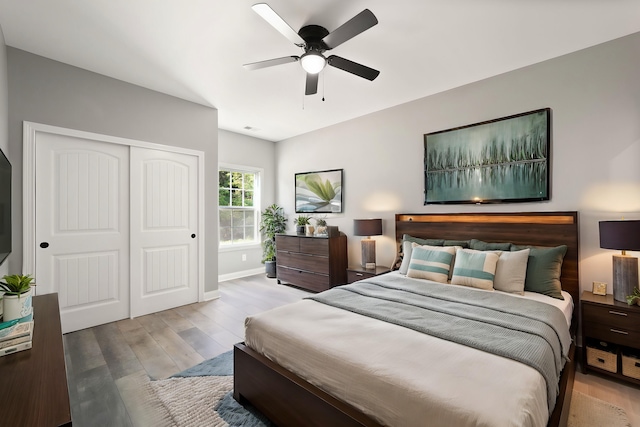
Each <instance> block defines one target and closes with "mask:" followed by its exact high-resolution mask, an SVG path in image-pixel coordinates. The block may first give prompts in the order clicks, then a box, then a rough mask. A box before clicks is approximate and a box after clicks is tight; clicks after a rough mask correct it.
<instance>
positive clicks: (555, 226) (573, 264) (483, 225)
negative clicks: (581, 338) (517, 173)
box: [396, 212, 580, 324]
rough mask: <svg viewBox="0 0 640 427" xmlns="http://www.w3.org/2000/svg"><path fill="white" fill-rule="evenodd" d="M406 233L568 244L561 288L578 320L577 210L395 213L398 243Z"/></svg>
mask: <svg viewBox="0 0 640 427" xmlns="http://www.w3.org/2000/svg"><path fill="white" fill-rule="evenodd" d="M403 234H409V235H411V236H414V237H420V238H424V239H450V240H469V239H478V240H484V241H485V242H511V243H515V244H517V245H533V246H559V245H567V247H568V249H567V254H566V255H565V257H564V262H563V263H562V275H561V276H560V281H561V282H562V289H563V290H565V291H567V292H569V293H570V294H571V296H572V297H573V302H574V310H573V319H574V324H575V323H576V321H577V308H578V306H579V301H580V281H579V280H578V213H577V212H519V213H493V212H492V213H453V214H396V241H397V242H398V243H399V244H400V242H402V235H403Z"/></svg>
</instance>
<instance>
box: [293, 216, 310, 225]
mask: <svg viewBox="0 0 640 427" xmlns="http://www.w3.org/2000/svg"><path fill="white" fill-rule="evenodd" d="M295 223H296V225H297V226H302V225H308V224H310V223H311V217H310V216H307V215H300V216H299V217H297V218H296V219H295Z"/></svg>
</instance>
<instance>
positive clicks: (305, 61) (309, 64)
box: [300, 50, 327, 74]
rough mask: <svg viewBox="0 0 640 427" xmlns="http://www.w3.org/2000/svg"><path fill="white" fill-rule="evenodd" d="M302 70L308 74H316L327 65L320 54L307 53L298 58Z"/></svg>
mask: <svg viewBox="0 0 640 427" xmlns="http://www.w3.org/2000/svg"><path fill="white" fill-rule="evenodd" d="M300 64H301V65H302V68H303V69H304V70H305V71H306V72H307V73H309V74H318V73H319V72H320V71H322V69H323V68H324V67H325V65H327V59H326V58H325V57H324V56H322V54H321V53H319V52H316V51H312V50H311V51H309V52H307V53H305V54H304V55H302V56H301V57H300Z"/></svg>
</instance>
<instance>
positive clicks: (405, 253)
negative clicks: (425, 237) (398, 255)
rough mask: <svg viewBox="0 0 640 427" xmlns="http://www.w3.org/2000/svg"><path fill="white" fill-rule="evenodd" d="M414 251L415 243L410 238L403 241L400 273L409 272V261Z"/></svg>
mask: <svg viewBox="0 0 640 427" xmlns="http://www.w3.org/2000/svg"><path fill="white" fill-rule="evenodd" d="M412 251H413V244H412V242H410V241H408V240H403V241H402V264H400V268H399V269H398V271H399V272H400V274H407V270H409V262H410V261H411V253H412Z"/></svg>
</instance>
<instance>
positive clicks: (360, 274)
mask: <svg viewBox="0 0 640 427" xmlns="http://www.w3.org/2000/svg"><path fill="white" fill-rule="evenodd" d="M356 276H358V277H362V276H364V274H362V273H356Z"/></svg>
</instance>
